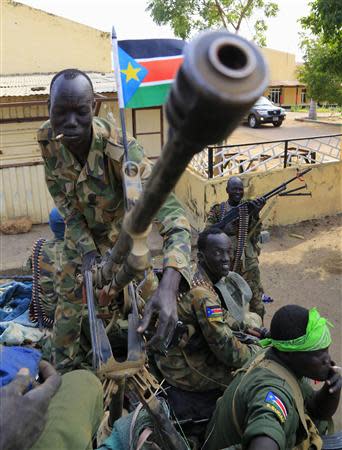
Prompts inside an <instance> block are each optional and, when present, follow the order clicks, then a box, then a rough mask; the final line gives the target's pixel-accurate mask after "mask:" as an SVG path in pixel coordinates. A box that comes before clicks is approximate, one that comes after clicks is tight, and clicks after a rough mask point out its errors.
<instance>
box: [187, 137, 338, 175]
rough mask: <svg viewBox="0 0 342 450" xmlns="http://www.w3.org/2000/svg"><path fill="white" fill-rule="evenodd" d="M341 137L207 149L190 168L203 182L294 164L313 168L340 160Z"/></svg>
mask: <svg viewBox="0 0 342 450" xmlns="http://www.w3.org/2000/svg"><path fill="white" fill-rule="evenodd" d="M341 136H342V133H339V134H331V135H324V136H310V137H305V138H296V139H283V140H277V141H265V142H254V143H248V144H232V145H215V146H209V147H208V148H207V149H206V150H204V151H203V152H201V153H199V154H197V155H196V156H195V157H194V158H193V159H192V161H191V163H190V167H191V168H192V169H193V170H194V171H196V172H198V173H199V174H201V175H202V176H204V177H206V178H217V177H222V176H224V175H230V174H241V173H249V172H252V171H267V170H270V169H275V168H285V167H288V166H292V165H294V164H297V165H299V164H316V163H319V164H320V163H325V162H331V161H339V160H340V159H341Z"/></svg>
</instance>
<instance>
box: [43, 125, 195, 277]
mask: <svg viewBox="0 0 342 450" xmlns="http://www.w3.org/2000/svg"><path fill="white" fill-rule="evenodd" d="M38 142H39V145H40V148H41V152H42V156H43V160H44V167H45V178H46V183H47V186H48V189H49V191H50V194H51V195H52V198H53V200H54V202H55V204H56V206H57V208H58V210H59V211H60V213H61V214H62V216H63V218H64V220H65V223H66V234H65V236H66V237H65V239H66V241H67V240H68V239H70V240H71V241H72V242H73V244H74V245H76V248H77V250H78V251H79V253H80V254H81V255H84V254H85V253H88V252H90V251H92V250H100V249H101V248H104V249H106V248H108V247H111V246H112V245H113V242H115V240H116V238H117V236H118V232H119V230H120V227H121V223H122V219H123V216H124V202H123V189H122V181H121V166H122V160H123V146H122V137H121V136H120V134H119V132H118V130H117V129H116V128H115V127H114V125H113V124H111V123H109V122H108V121H107V120H105V119H101V118H98V117H95V118H94V119H93V136H92V143H91V147H90V151H89V155H88V159H87V162H86V164H85V165H84V166H83V167H82V166H81V165H80V163H79V162H78V161H77V159H76V158H75V157H74V156H73V154H72V153H71V152H70V151H69V150H68V149H67V148H66V147H65V146H64V145H63V144H62V143H61V142H60V141H56V140H55V139H54V136H53V132H52V129H51V125H50V122H49V121H47V122H45V123H44V124H43V125H42V126H41V128H40V129H39V130H38ZM128 146H129V150H128V153H129V158H130V159H131V160H132V161H135V162H136V163H138V164H139V167H140V175H141V180H142V184H144V183H145V182H146V180H147V178H148V177H149V175H150V173H151V163H150V161H149V160H148V159H147V158H146V157H145V155H144V150H143V148H142V147H141V146H140V145H139V144H138V143H137V142H136V141H135V140H134V139H132V138H130V139H129V140H128ZM156 223H157V225H158V228H159V231H160V233H161V235H162V236H163V238H164V267H173V268H175V269H177V270H178V271H179V272H181V274H182V275H183V276H184V277H185V279H186V280H187V281H188V282H189V281H190V272H189V266H190V225H189V223H188V220H187V219H186V217H185V215H184V210H183V209H182V207H181V206H180V204H179V202H178V200H177V199H176V197H175V196H174V195H173V194H171V195H170V196H169V197H168V199H167V201H166V202H165V203H164V205H163V207H162V208H161V209H160V210H159V212H158V214H157V216H156Z"/></svg>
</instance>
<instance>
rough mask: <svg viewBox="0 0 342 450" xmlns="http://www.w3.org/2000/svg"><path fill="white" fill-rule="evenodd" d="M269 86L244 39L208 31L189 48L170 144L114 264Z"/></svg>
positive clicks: (172, 98) (171, 101)
mask: <svg viewBox="0 0 342 450" xmlns="http://www.w3.org/2000/svg"><path fill="white" fill-rule="evenodd" d="M267 84H268V71H267V67H266V63H265V60H264V58H263V56H262V54H261V52H260V51H259V50H258V49H257V47H255V46H254V45H253V44H252V43H250V42H248V41H247V40H245V39H243V38H241V37H239V36H236V35H233V34H230V33H228V32H227V31H225V30H220V31H206V32H203V33H201V34H200V35H199V36H198V37H197V38H195V39H194V40H193V41H192V42H190V43H189V44H188V45H187V47H186V49H185V53H184V61H183V64H182V66H181V67H180V69H179V71H178V73H177V77H176V80H175V82H174V83H173V85H172V88H171V91H170V94H169V97H168V101H167V104H166V114H167V119H168V122H169V125H170V129H169V135H168V141H167V143H166V145H165V146H164V149H163V150H162V153H161V156H160V158H159V159H158V161H157V163H156V164H155V166H154V167H153V170H152V173H151V176H150V178H149V180H148V182H147V184H146V186H145V189H144V191H143V192H142V194H141V196H140V197H139V199H138V200H137V202H136V203H135V205H134V207H133V208H132V209H131V210H130V211H129V213H128V214H126V216H125V218H124V222H123V226H122V230H123V231H122V232H121V234H120V235H119V238H118V240H117V242H116V244H115V245H114V247H113V249H112V253H111V258H110V260H111V263H112V264H113V263H116V264H121V263H122V262H123V256H124V255H127V254H128V253H129V251H130V248H131V244H132V240H133V241H134V239H136V237H137V236H142V235H144V234H145V233H146V231H147V230H148V228H149V226H150V224H151V222H152V220H153V218H154V217H155V215H156V214H157V212H158V210H159V209H160V207H161V206H162V205H163V203H164V202H165V200H166V198H167V196H168V195H169V194H170V192H171V191H172V189H173V188H174V187H175V185H176V184H177V182H178V180H179V178H180V177H181V175H182V173H183V172H184V171H185V169H186V167H187V165H188V164H189V162H190V161H191V159H192V157H193V156H194V155H195V154H196V153H199V152H200V151H202V150H203V149H204V148H205V147H206V146H207V145H209V144H215V143H217V142H220V141H222V140H224V139H225V138H226V137H227V136H228V135H229V134H230V133H231V132H232V131H233V130H234V129H235V128H236V127H237V126H238V124H239V123H240V122H241V120H242V119H243V117H244V115H245V114H246V113H247V112H248V110H249V109H250V107H251V106H252V105H253V104H254V103H255V101H256V100H257V99H258V98H259V97H260V96H261V95H262V94H263V92H264V91H265V89H266V87H267ZM131 259H132V258H131ZM126 262H127V259H126ZM108 265H110V262H109V263H108ZM129 266H131V264H130V263H128V265H127V264H125V268H124V269H123V271H122V273H121V274H120V273H118V274H117V276H116V280H119V279H121V280H122V283H119V284H123V283H124V282H125V283H127V280H129V279H132V272H134V269H133V271H132V270H131V268H130V267H129ZM108 269H109V268H108V266H107V267H104V270H103V273H104V278H108V273H109V270H108ZM116 285H117V288H118V287H119V286H118V283H117V282H116Z"/></svg>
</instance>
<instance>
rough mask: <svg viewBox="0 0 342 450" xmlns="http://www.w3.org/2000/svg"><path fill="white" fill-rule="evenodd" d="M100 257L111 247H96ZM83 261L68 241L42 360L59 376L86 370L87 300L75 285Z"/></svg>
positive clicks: (60, 264) (57, 276) (56, 279)
mask: <svg viewBox="0 0 342 450" xmlns="http://www.w3.org/2000/svg"><path fill="white" fill-rule="evenodd" d="M97 244H98V245H97V248H98V251H99V253H100V254H101V255H103V254H104V253H105V251H106V250H107V249H108V248H110V247H111V245H110V243H109V242H107V243H106V244H107V245H104V244H103V242H101V244H100V243H97ZM81 267H82V257H81V255H80V254H79V252H78V250H77V249H76V246H75V244H74V243H73V241H71V240H70V239H68V238H67V237H66V238H65V240H64V247H63V250H62V252H61V255H60V260H59V265H58V267H57V270H56V276H55V284H56V291H57V304H56V310H55V321H54V325H53V329H52V335H51V338H50V342H49V343H48V344H47V345H46V346H45V351H44V356H45V357H46V356H47V355H48V353H49V352H50V355H49V358H48V359H50V360H51V362H52V363H53V364H54V365H55V367H56V369H57V370H58V371H59V372H60V373H65V372H69V371H71V370H75V369H79V368H89V364H90V355H89V351H90V350H91V343H90V342H91V341H90V331H89V324H88V321H87V307H86V300H85V298H84V297H83V287H82V285H81V284H80V283H79V282H78V281H77V276H78V275H79V274H80V273H81Z"/></svg>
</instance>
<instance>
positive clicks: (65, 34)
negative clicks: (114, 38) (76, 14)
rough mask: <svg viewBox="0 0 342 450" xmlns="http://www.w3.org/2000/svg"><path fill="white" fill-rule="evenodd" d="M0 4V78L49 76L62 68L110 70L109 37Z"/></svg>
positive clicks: (6, 0) (13, 4) (10, 3)
mask: <svg viewBox="0 0 342 450" xmlns="http://www.w3.org/2000/svg"><path fill="white" fill-rule="evenodd" d="M70 1H72V0H70ZM1 4H2V5H1V13H2V21H1V28H2V29H1V72H2V74H3V75H6V74H23V73H39V72H42V73H51V72H58V71H59V70H61V69H65V68H66V67H75V68H78V69H81V70H86V71H95V72H109V71H110V70H111V56H110V55H111V41H110V35H109V33H105V32H103V31H100V30H96V29H94V28H91V27H88V26H86V25H81V24H79V23H76V22H73V21H71V20H68V19H64V18H63V17H58V16H55V15H53V14H49V13H46V12H44V11H40V10H39V9H34V8H31V7H29V6H26V5H23V4H21V3H17V2H14V1H11V0H1Z"/></svg>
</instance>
